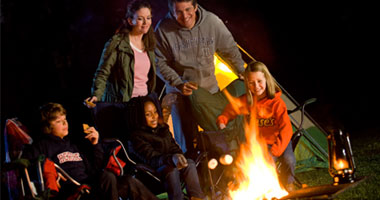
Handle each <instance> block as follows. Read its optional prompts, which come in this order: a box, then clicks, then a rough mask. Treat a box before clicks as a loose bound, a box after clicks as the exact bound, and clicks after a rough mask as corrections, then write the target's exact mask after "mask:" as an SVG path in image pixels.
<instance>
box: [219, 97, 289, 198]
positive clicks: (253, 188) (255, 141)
mask: <svg viewBox="0 0 380 200" xmlns="http://www.w3.org/2000/svg"><path fill="white" fill-rule="evenodd" d="M224 93H225V95H226V97H227V98H228V100H229V101H230V102H231V104H232V105H233V109H241V105H239V103H241V102H239V101H237V100H236V98H235V97H232V96H231V95H230V94H229V93H228V92H227V91H225V92H224ZM253 105H254V106H252V107H251V110H249V113H251V114H250V117H249V119H247V117H246V120H245V125H244V130H245V136H246V139H247V141H246V143H244V144H242V145H241V146H240V153H239V157H238V158H237V159H236V166H237V170H238V171H239V173H238V174H239V175H238V176H237V177H236V179H237V183H238V186H236V185H234V186H231V187H230V188H229V194H230V197H231V198H232V199H236V200H244V199H249V200H252V199H272V198H281V197H283V196H285V195H287V194H288V193H287V192H286V190H284V189H283V188H281V186H280V184H279V181H278V177H277V172H276V165H275V163H274V160H273V159H272V157H271V155H270V154H269V152H268V147H267V144H266V142H265V139H264V138H263V137H261V135H260V134H259V129H258V123H257V120H256V113H258V112H260V111H257V109H258V108H256V106H255V105H256V99H255V98H254V102H253ZM246 112H247V111H246ZM239 113H240V112H239Z"/></svg>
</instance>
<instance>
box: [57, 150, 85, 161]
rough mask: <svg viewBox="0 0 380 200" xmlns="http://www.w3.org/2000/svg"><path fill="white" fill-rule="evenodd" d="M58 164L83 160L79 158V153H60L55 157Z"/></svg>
mask: <svg viewBox="0 0 380 200" xmlns="http://www.w3.org/2000/svg"><path fill="white" fill-rule="evenodd" d="M57 157H58V160H59V164H62V163H65V162H70V161H82V160H83V159H82V158H81V157H80V154H79V153H72V152H69V151H66V152H63V153H60V154H58V155H57Z"/></svg>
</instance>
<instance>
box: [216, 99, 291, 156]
mask: <svg viewBox="0 0 380 200" xmlns="http://www.w3.org/2000/svg"><path fill="white" fill-rule="evenodd" d="M238 101H239V102H236V103H234V105H241V106H240V107H239V108H238V110H237V111H236V110H234V109H233V108H232V105H231V103H230V104H228V105H227V106H226V108H225V109H224V111H223V112H222V114H221V115H220V116H219V117H218V119H217V123H218V124H220V123H223V124H227V123H228V121H230V120H232V119H234V118H235V117H236V116H237V115H241V114H243V115H247V114H248V113H249V110H250V108H249V105H248V103H247V95H243V96H241V97H239V99H238ZM256 119H257V122H258V123H257V124H258V126H259V133H260V135H261V136H263V137H264V139H265V141H266V143H267V144H268V145H271V146H272V147H271V149H270V151H271V153H272V155H273V156H276V157H279V156H281V155H282V153H283V152H284V151H285V149H286V147H287V146H288V144H289V141H290V139H291V138H292V135H293V129H292V124H291V122H290V118H289V115H288V111H287V108H286V104H285V102H284V101H283V100H282V99H281V92H277V93H276V94H275V97H274V98H273V99H269V98H267V97H266V98H264V99H261V100H259V101H258V102H257V118H256Z"/></svg>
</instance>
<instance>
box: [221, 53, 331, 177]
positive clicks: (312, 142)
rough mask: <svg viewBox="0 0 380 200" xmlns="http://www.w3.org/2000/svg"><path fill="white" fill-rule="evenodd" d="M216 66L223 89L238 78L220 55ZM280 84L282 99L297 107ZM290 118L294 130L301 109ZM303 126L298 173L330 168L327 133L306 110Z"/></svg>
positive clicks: (289, 108)
mask: <svg viewBox="0 0 380 200" xmlns="http://www.w3.org/2000/svg"><path fill="white" fill-rule="evenodd" d="M239 48H240V50H241V51H242V53H244V54H245V55H246V56H248V57H249V58H250V59H252V60H253V58H252V57H251V56H250V55H249V54H248V53H247V52H245V51H244V49H242V48H241V47H240V46H239ZM215 68H216V69H215V75H216V78H217V81H218V84H219V87H220V88H221V89H223V88H224V87H226V86H227V85H228V84H229V83H230V82H231V81H233V80H235V79H236V78H237V76H236V75H235V74H234V73H233V72H232V71H231V70H230V69H229V67H228V66H227V65H226V63H224V62H223V61H222V59H220V57H218V56H215ZM278 84H279V83H278ZM279 85H280V87H281V89H282V92H283V95H282V99H283V100H284V101H285V103H286V106H287V108H288V110H292V109H294V108H296V107H297V106H298V105H299V103H298V102H297V101H296V100H295V99H294V98H293V97H292V96H291V95H290V94H289V93H288V92H287V91H286V90H285V89H284V88H283V87H282V86H281V84H279ZM290 119H291V122H292V125H293V130H295V129H296V127H298V125H299V123H300V119H301V111H297V112H294V113H292V114H290ZM303 128H304V130H303V136H302V137H301V138H300V140H299V142H298V144H297V146H296V148H295V150H294V153H295V156H296V160H297V164H296V173H298V172H303V171H308V170H312V169H315V168H328V144H327V133H326V132H325V130H324V129H323V128H322V127H321V126H320V125H319V124H318V123H317V122H316V121H315V120H314V119H313V118H311V116H310V115H309V114H308V113H307V112H305V115H304V121H303Z"/></svg>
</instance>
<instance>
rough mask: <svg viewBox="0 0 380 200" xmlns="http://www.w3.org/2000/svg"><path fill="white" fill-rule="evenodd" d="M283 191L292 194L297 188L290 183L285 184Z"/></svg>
mask: <svg viewBox="0 0 380 200" xmlns="http://www.w3.org/2000/svg"><path fill="white" fill-rule="evenodd" d="M285 189H286V191H288V192H289V193H292V192H294V191H296V190H297V187H296V185H295V184H294V183H290V184H287V185H286V186H285Z"/></svg>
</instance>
